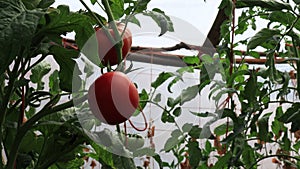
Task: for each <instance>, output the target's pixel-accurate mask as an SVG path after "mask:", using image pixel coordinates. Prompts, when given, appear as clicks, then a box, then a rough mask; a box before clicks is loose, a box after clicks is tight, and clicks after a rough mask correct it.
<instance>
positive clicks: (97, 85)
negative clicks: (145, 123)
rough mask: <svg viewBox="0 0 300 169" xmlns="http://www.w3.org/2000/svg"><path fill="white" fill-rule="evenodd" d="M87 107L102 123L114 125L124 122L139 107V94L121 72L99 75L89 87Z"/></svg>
mask: <svg viewBox="0 0 300 169" xmlns="http://www.w3.org/2000/svg"><path fill="white" fill-rule="evenodd" d="M88 100H89V105H90V107H91V111H92V112H93V114H94V115H95V116H96V117H97V118H98V119H99V120H100V121H102V122H104V123H108V124H111V125H116V124H119V123H122V122H124V121H126V120H127V119H128V118H130V116H131V115H132V114H133V113H134V112H135V110H136V109H137V107H138V105H139V94H138V91H137V89H136V87H135V86H134V84H133V83H132V82H131V81H130V80H129V79H128V77H127V76H126V75H125V74H124V73H122V72H117V71H116V72H108V73H105V74H103V75H101V76H100V77H99V78H97V79H96V80H95V82H94V83H93V84H92V85H91V86H90V88H89V92H88Z"/></svg>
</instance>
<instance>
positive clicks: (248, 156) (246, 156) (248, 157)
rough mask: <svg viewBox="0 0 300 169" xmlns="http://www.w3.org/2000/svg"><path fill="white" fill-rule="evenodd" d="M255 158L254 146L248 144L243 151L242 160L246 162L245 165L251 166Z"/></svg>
mask: <svg viewBox="0 0 300 169" xmlns="http://www.w3.org/2000/svg"><path fill="white" fill-rule="evenodd" d="M255 160H256V156H255V154H254V150H253V148H252V147H251V146H249V145H246V146H245V147H244V149H243V153H242V161H243V162H244V164H245V167H246V168H250V167H251V165H252V164H253V161H255Z"/></svg>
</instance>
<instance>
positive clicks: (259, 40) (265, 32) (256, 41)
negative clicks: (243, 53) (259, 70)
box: [247, 28, 280, 50]
mask: <svg viewBox="0 0 300 169" xmlns="http://www.w3.org/2000/svg"><path fill="white" fill-rule="evenodd" d="M275 36H280V31H279V30H273V29H268V28H263V29H262V30H260V31H259V32H257V33H256V34H255V35H254V36H253V37H252V38H251V39H250V41H249V43H248V45H247V49H248V50H249V49H254V48H256V47H257V46H260V45H262V44H263V43H264V42H267V41H270V40H274V37H275Z"/></svg>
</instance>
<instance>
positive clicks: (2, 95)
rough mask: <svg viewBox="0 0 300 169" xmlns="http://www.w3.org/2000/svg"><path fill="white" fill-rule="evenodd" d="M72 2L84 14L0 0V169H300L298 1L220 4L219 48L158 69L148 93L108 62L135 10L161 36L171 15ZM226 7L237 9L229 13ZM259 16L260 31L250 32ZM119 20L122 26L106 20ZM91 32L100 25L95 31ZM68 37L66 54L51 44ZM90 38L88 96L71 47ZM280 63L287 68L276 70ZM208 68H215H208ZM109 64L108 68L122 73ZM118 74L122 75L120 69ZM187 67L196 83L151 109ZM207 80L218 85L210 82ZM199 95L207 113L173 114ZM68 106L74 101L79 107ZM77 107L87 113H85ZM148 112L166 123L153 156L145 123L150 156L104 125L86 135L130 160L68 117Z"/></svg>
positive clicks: (134, 3)
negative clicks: (267, 168) (266, 165)
mask: <svg viewBox="0 0 300 169" xmlns="http://www.w3.org/2000/svg"><path fill="white" fill-rule="evenodd" d="M80 2H81V3H82V4H83V5H84V7H85V10H80V11H70V9H69V7H68V6H67V5H60V6H58V7H55V8H54V7H52V6H51V5H52V4H53V3H54V0H36V1H29V0H0V9H1V10H0V16H1V17H0V25H1V26H0V32H1V34H0V112H1V113H0V151H1V162H0V168H5V169H13V168H17V169H19V168H37V169H40V168H42V169H44V168H50V169H58V168H80V167H82V166H83V165H84V164H85V163H86V161H85V160H87V159H90V160H97V161H98V162H99V163H101V165H102V166H103V168H118V169H131V168H137V167H138V168H141V166H136V164H135V163H134V158H135V157H139V158H140V156H142V157H145V159H146V160H145V163H144V167H149V166H152V164H150V163H155V164H156V166H157V167H158V168H164V167H166V168H178V167H180V166H181V167H182V168H200V169H208V168H213V169H219V168H226V169H231V168H247V169H252V168H258V167H259V165H260V163H261V162H262V161H264V160H267V159H269V161H271V162H273V163H274V164H273V165H277V166H278V167H283V168H299V166H300V154H299V151H300V142H299V138H300V137H299V131H300V125H299V121H300V113H299V112H300V111H299V109H300V103H299V92H300V73H298V72H299V70H300V61H299V58H300V54H299V46H300V40H299V31H300V26H299V25H300V19H299V18H300V17H299V16H300V13H299V8H300V3H299V0H281V1H274V0H233V1H232V0H222V2H221V4H220V7H219V8H220V11H221V12H223V15H226V17H223V18H225V20H224V21H222V23H223V24H222V25H219V26H218V28H216V29H214V30H217V32H218V33H220V37H217V38H215V39H220V40H221V41H220V42H219V44H217V45H216V47H217V49H218V50H217V52H216V54H215V55H214V56H210V55H207V54H206V55H202V56H201V58H199V56H184V57H183V61H185V62H186V64H187V65H188V66H186V67H183V68H180V69H179V70H177V71H176V72H175V73H174V72H162V73H160V74H159V75H158V77H157V79H156V80H154V81H153V82H152V83H151V90H141V93H137V89H136V87H135V85H133V83H132V82H131V81H130V80H129V79H128V78H127V77H126V75H125V74H123V73H121V72H117V71H115V70H112V69H111V67H110V65H115V64H119V63H120V61H121V60H122V59H123V58H124V57H126V55H127V53H128V51H129V50H130V47H131V42H132V39H131V35H130V32H129V31H128V30H126V29H125V31H124V32H123V29H124V28H123V27H126V24H127V23H128V22H132V23H135V24H139V21H138V20H137V18H135V14H137V13H142V14H144V15H146V16H150V17H151V18H152V19H153V20H154V21H155V23H157V24H158V25H159V27H160V28H161V32H160V35H163V34H164V33H165V32H166V31H172V30H173V27H172V22H171V20H170V18H169V17H168V16H167V15H165V14H164V12H163V11H161V10H160V9H157V8H155V9H152V10H148V9H147V5H148V3H149V2H150V0H126V1H123V0H114V1H110V0H102V1H101V2H100V1H97V0H91V1H90V2H91V4H92V5H100V7H101V9H103V11H104V12H105V14H106V15H105V16H100V15H99V14H96V13H95V12H93V11H91V10H90V9H89V7H88V5H86V4H85V2H84V1H83V0H80ZM236 10H241V11H240V12H241V13H240V15H239V16H238V14H237V13H235V11H236ZM237 17H238V18H237ZM258 19H260V20H264V21H266V24H265V25H262V27H260V28H259V30H256V29H258V28H257V27H258V25H257V20H258ZM118 22H122V23H123V24H124V25H123V24H120V25H119V24H115V23H118ZM236 22H237V23H236ZM106 23H111V26H109V27H108V26H107V25H106ZM96 25H99V26H100V27H101V28H96V30H95V29H94V28H95V26H96ZM260 26H261V25H260ZM249 29H252V30H251V31H256V33H255V35H254V36H253V37H250V38H245V39H242V40H240V41H237V39H236V38H235V37H236V36H238V35H241V34H242V35H243V34H245V33H246V32H247V31H248V30H249ZM73 31H74V32H75V34H76V36H75V37H74V38H75V39H74V40H75V43H76V50H73V49H69V48H65V47H64V46H63V45H62V44H61V41H62V35H66V34H68V33H69V32H73ZM93 34H96V35H98V37H99V38H98V39H97V44H96V46H97V47H99V49H100V48H101V50H99V51H96V52H98V53H97V54H93V56H95V55H99V56H100V57H101V59H102V66H101V65H100V63H96V62H97V61H95V60H93V59H91V58H88V59H90V60H91V62H92V63H95V65H96V66H97V69H100V70H101V71H102V72H103V75H102V76H100V77H98V78H97V79H96V81H95V82H94V83H93V85H92V86H91V87H90V90H89V92H88V93H89V95H87V90H86V88H85V86H84V85H85V82H84V80H83V79H82V76H81V73H83V72H85V71H87V68H86V67H84V68H83V69H81V67H80V66H81V65H79V64H77V62H76V61H78V60H80V59H83V58H81V55H80V50H82V48H83V46H84V45H85V43H86V42H87V40H88V39H89V38H90V37H91V36H92V35H93ZM122 36H123V37H122ZM122 38H123V39H122ZM215 39H212V40H214V41H216V40H215ZM103 44H104V45H103ZM240 45H242V46H245V47H247V49H246V51H240V50H239V48H238V46H240ZM179 46H180V45H179ZM181 46H182V45H181ZM184 46H185V48H193V45H186V44H185V45H184ZM176 47H178V46H176ZM102 48H105V49H104V50H102ZM199 48H201V47H197V48H195V50H198V49H199ZM164 49H165V48H164ZM258 50H262V51H258ZM104 51H105V52H104ZM96 52H95V53H96ZM156 55H158V53H156ZM115 56H116V57H115ZM245 56H247V57H245ZM238 57H240V62H237V61H238V59H239V58H238ZM248 57H251V58H255V59H260V58H261V57H263V58H264V59H265V60H264V62H265V63H264V65H263V66H261V67H259V68H258V67H257V65H250V63H249V64H248V63H247V59H248ZM97 59H98V58H97ZM47 60H48V61H49V60H50V61H51V62H52V63H53V64H55V65H57V67H56V68H55V67H53V66H52V65H51V64H49V63H48V62H47ZM279 60H280V61H281V62H282V63H284V64H285V66H286V67H288V68H290V70H289V72H288V71H287V70H280V69H279V68H278V66H277V63H278V61H279ZM216 65H217V66H220V67H222V69H221V68H220V69H216V70H214V71H212V72H209V71H208V70H209V68H213V67H215V66H216ZM120 67H121V66H120ZM120 67H118V68H117V70H123V69H120ZM207 68H208V70H207ZM222 70H223V71H222ZM129 71H133V70H131V69H130V68H128V69H126V70H125V71H124V72H129ZM195 71H199V72H200V76H199V79H198V80H199V81H198V82H197V84H194V85H192V86H189V85H187V86H185V88H184V89H182V90H181V91H176V92H178V93H180V96H178V97H176V98H171V97H169V98H165V99H166V100H165V102H164V103H166V104H164V105H160V104H161V103H162V102H159V100H161V98H162V97H161V95H155V97H153V96H154V94H157V93H155V92H157V91H159V87H161V86H162V85H164V84H165V83H168V84H167V85H168V87H170V88H171V87H172V86H173V85H174V84H175V83H177V82H179V81H180V80H181V79H183V78H182V77H183V76H184V75H185V74H186V73H192V72H195ZM74 72H76V73H74ZM92 73H94V72H92ZM92 73H91V74H92ZM215 76H219V77H221V78H220V79H221V80H220V79H217V80H215V79H214V80H212V79H210V77H215ZM204 88H209V98H208V99H211V100H213V101H215V105H216V109H215V110H213V111H211V110H207V111H206V112H203V110H202V109H197V110H199V112H191V111H190V110H189V111H187V112H184V111H183V110H182V109H183V108H182V107H183V106H185V104H186V103H188V102H191V101H193V99H195V98H196V97H197V96H198V95H199V93H201V92H203V91H204ZM220 89H221V90H220ZM170 92H171V91H170ZM116 93H117V94H116ZM103 96H105V97H103ZM156 96H157V97H156ZM291 96H292V97H291ZM139 98H141V99H139ZM291 98H292V99H291ZM75 103H76V104H82V107H80V108H81V109H80V108H78V107H76V106H75V105H74V104H75ZM88 103H90V105H94V107H91V108H89V104H88ZM147 104H155V105H156V106H158V107H159V108H160V109H161V114H160V119H158V120H160V121H161V122H162V123H171V125H172V126H175V127H176V129H175V130H173V131H171V133H170V136H168V138H166V142H165V144H164V145H163V149H162V150H160V151H159V152H157V151H156V150H155V149H154V148H155V144H154V143H155V142H154V141H153V136H154V130H155V127H154V126H151V130H150V129H149V132H148V133H147V138H149V140H151V142H150V144H149V145H150V148H144V147H143V146H144V145H147V144H148V143H146V142H144V140H143V137H141V136H139V134H140V133H137V134H132V135H130V136H129V137H128V138H127V137H126V136H127V135H125V134H124V133H126V132H125V131H120V128H119V131H118V125H116V126H111V127H112V128H113V129H115V128H114V127H116V129H117V131H118V133H117V134H115V133H112V132H110V131H108V130H104V131H101V132H98V133H97V134H99V135H96V136H99V137H96V138H99V139H100V141H101V139H106V140H108V141H107V142H106V143H108V145H110V146H111V147H118V148H120V149H121V150H124V152H126V153H128V152H129V154H130V153H131V154H132V156H130V157H124V156H120V155H118V154H114V153H112V152H109V151H107V150H108V148H111V147H108V146H107V147H104V146H103V145H98V144H97V142H96V141H95V140H92V139H91V138H90V137H89V136H90V135H88V134H89V133H88V134H87V133H86V132H84V130H83V128H82V125H81V124H80V122H79V119H78V116H76V114H77V115H78V111H79V109H80V111H82V112H84V111H86V112H91V111H92V113H93V114H94V115H95V116H96V117H98V119H100V121H102V122H107V123H108V124H119V123H121V122H123V121H126V120H127V119H128V118H129V117H130V116H131V115H132V113H133V112H134V110H135V109H137V108H140V107H141V109H142V108H143V107H145V106H146V105H147ZM139 106H140V107H139ZM270 107H275V108H274V109H272V110H270V109H269V108H270ZM157 112H159V111H157ZM185 113H191V114H192V115H193V117H194V118H195V119H196V120H199V121H202V120H203V121H207V123H205V124H201V125H195V124H192V123H189V122H186V123H184V124H183V126H179V124H178V118H180V117H181V116H184V115H185ZM157 114H159V113H157ZM83 116H86V114H83ZM26 119H27V120H26ZM86 119H87V124H88V125H87V126H88V127H90V128H89V129H94V128H96V127H97V125H99V124H98V123H96V122H95V121H94V119H92V118H91V117H89V116H87V117H86ZM219 120H220V121H219ZM212 124H217V126H213V125H212ZM149 128H150V127H149ZM156 128H158V127H157V126H156ZM204 131H205V132H204ZM202 133H205V135H203V134H202ZM101 134H102V135H101ZM102 136H103V137H102ZM104 136H105V137H104ZM126 142H127V143H128V144H127V145H126V144H121V143H126ZM115 144H116V145H115ZM159 144H162V143H160V142H159ZM135 150H137V151H135ZM133 151H134V153H132V152H133ZM161 152H163V154H168V155H170V160H168V161H163V160H164V158H163V157H162V154H160V153H161ZM154 160H155V161H154ZM92 164H93V165H91V166H92V167H94V166H95V163H92Z"/></svg>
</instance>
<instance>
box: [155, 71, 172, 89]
mask: <svg viewBox="0 0 300 169" xmlns="http://www.w3.org/2000/svg"><path fill="white" fill-rule="evenodd" d="M172 76H173V73H170V72H162V73H160V74H159V76H158V77H157V78H156V80H155V81H154V82H152V83H151V87H153V88H155V89H156V88H157V87H159V86H160V85H162V84H163V83H164V82H165V81H166V80H168V79H169V78H170V77H172Z"/></svg>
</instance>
